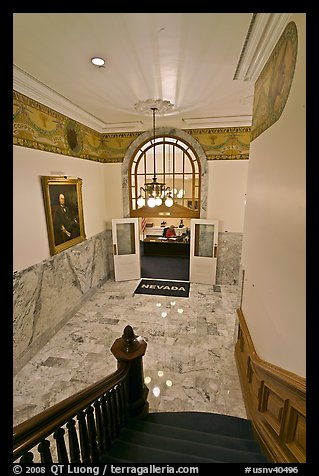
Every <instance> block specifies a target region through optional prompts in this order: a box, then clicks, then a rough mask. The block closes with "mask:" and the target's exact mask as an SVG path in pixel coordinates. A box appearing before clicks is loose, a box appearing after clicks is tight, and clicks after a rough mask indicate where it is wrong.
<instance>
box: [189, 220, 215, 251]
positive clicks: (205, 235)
mask: <svg viewBox="0 0 319 476" xmlns="http://www.w3.org/2000/svg"><path fill="white" fill-rule="evenodd" d="M214 228H215V227H214V225H204V224H195V253H194V255H195V256H205V257H207V258H213V255H214Z"/></svg>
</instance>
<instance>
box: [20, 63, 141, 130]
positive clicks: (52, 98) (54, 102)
mask: <svg viewBox="0 0 319 476" xmlns="http://www.w3.org/2000/svg"><path fill="white" fill-rule="evenodd" d="M13 89H14V90H15V91H17V92H19V93H21V94H24V95H25V96H28V97H29V98H31V99H33V100H34V101H37V102H39V103H41V104H43V105H45V106H47V107H49V108H50V109H53V110H54V111H57V112H59V113H60V114H63V115H65V116H67V117H69V118H70V119H73V120H75V121H77V122H80V123H82V124H84V125H85V126H87V127H90V128H91V129H94V130H95V131H97V132H100V133H103V132H112V131H114V130H117V131H118V130H120V129H123V131H135V130H139V129H140V128H141V126H142V124H143V123H142V122H141V121H132V122H124V123H116V124H115V123H107V122H106V123H105V122H103V121H101V120H100V119H98V118H96V117H95V116H93V115H92V114H89V113H88V112H86V111H84V110H83V109H81V108H80V107H78V106H76V105H75V104H73V103H72V102H71V101H69V100H68V99H66V98H65V97H64V96H62V95H61V94H58V93H57V92H56V91H54V90H53V89H51V88H49V87H48V86H46V85H45V84H43V83H41V82H40V81H38V80H37V79H35V78H34V77H33V76H31V75H30V74H28V73H26V72H25V71H23V70H22V69H20V68H18V67H17V66H16V65H13Z"/></svg>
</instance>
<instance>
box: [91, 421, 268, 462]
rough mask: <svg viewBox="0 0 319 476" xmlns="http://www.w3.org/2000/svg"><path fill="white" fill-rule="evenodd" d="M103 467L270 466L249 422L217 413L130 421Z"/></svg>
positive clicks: (106, 457) (106, 454) (108, 453)
mask: <svg viewBox="0 0 319 476" xmlns="http://www.w3.org/2000/svg"><path fill="white" fill-rule="evenodd" d="M100 462H101V463H133V462H134V463H197V462H198V463H199V462H201V463H267V462H268V460H267V458H266V456H265V455H264V454H263V453H262V452H261V450H260V447H259V445H258V443H257V441H256V439H255V438H254V435H253V431H252V426H251V423H250V420H245V419H244V418H238V417H233V416H228V415H219V414H217V413H204V412H166V413H149V414H147V415H146V416H145V417H144V418H143V419H140V420H130V421H129V422H128V424H127V426H125V427H124V428H122V429H121V431H120V434H119V436H118V437H117V438H115V439H114V440H113V442H112V446H111V448H110V450H109V451H108V452H107V453H104V454H103V455H101V456H100Z"/></svg>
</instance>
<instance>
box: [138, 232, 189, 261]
mask: <svg viewBox="0 0 319 476" xmlns="http://www.w3.org/2000/svg"><path fill="white" fill-rule="evenodd" d="M143 252H144V256H177V257H181V256H183V257H187V258H189V241H185V239H184V237H176V238H163V237H161V238H159V237H156V236H153V237H150V236H148V237H146V238H145V239H144V241H143Z"/></svg>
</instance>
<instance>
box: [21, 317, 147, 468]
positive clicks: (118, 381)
mask: <svg viewBox="0 0 319 476" xmlns="http://www.w3.org/2000/svg"><path fill="white" fill-rule="evenodd" d="M111 350H112V353H113V355H114V356H115V357H116V359H117V361H118V368H117V370H116V371H115V372H113V373H112V374H111V375H109V376H108V377H106V378H103V379H101V380H99V381H98V382H96V383H94V384H92V385H90V386H89V387H87V388H85V389H84V390H81V391H79V392H77V393H76V394H74V395H72V396H71V397H68V398H66V399H64V400H62V401H61V402H59V403H57V404H55V405H53V406H52V407H50V408H48V409H46V410H44V411H43V412H41V413H39V414H38V415H35V416H34V417H32V418H30V419H29V420H27V421H25V422H23V423H20V424H19V425H16V426H15V427H14V429H13V461H16V460H17V459H18V458H19V457H20V456H23V455H26V454H27V452H28V451H29V450H31V449H32V448H34V447H35V445H37V444H38V443H40V442H43V441H44V440H45V438H47V437H48V436H50V435H52V434H53V433H54V432H56V431H57V430H59V429H60V428H61V427H62V426H63V425H65V424H67V423H68V422H70V420H71V419H72V418H74V417H75V416H78V417H79V415H81V414H82V412H83V411H91V410H92V407H91V405H92V404H96V403H97V402H98V400H99V399H101V398H102V399H103V398H108V397H106V396H107V395H110V394H112V392H116V391H117V389H120V391H124V392H125V402H123V401H121V405H120V406H121V408H118V407H116V406H117V405H118V402H117V403H116V402H114V405H115V407H116V408H117V410H118V411H122V412H123V411H124V412H125V413H127V414H128V415H129V416H132V417H135V416H136V417H139V416H142V415H143V414H145V412H147V411H148V403H147V398H146V397H147V388H146V387H145V384H144V377H143V365H142V356H143V355H144V353H145V350H146V342H145V341H144V339H143V338H142V337H137V336H135V334H134V332H133V329H132V327H131V326H126V327H125V329H124V332H123V335H122V337H121V338H119V339H116V341H115V342H114V344H113V346H112V348H111ZM121 389H122V390H121ZM136 389H138V392H137V391H136ZM111 398H112V397H111ZM114 398H117V399H120V400H121V397H120V396H118V395H117V396H115V397H114ZM123 405H124V406H123ZM105 411H106V410H105ZM101 415H102V414H101V413H100V414H99V415H98V416H97V418H98V419H99V422H97V421H95V423H93V426H94V428H93V431H94V432H96V430H97V428H95V427H96V425H99V424H100V423H101V418H102V416H101ZM122 416H123V415H122ZM122 416H120V420H121V422H123V421H124V420H125V418H124V416H123V417H122ZM92 418H93V417H92ZM112 418H116V416H114V415H113V417H112ZM104 419H105V414H104ZM90 421H91V423H90V425H91V427H90V428H91V429H92V419H91V420H90ZM118 423H119V422H118ZM118 423H116V424H118ZM104 425H105V421H104ZM82 427H83V422H82ZM88 428H89V427H87V429H88ZM99 429H101V428H99ZM103 431H105V432H106V431H107V430H106V429H105V428H103ZM111 433H112V432H111ZM95 438H97V435H96V434H95V436H94V437H93V439H94V440H95ZM91 443H92V445H93V446H94V447H95V446H96V441H91ZM92 458H93V457H92Z"/></svg>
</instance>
